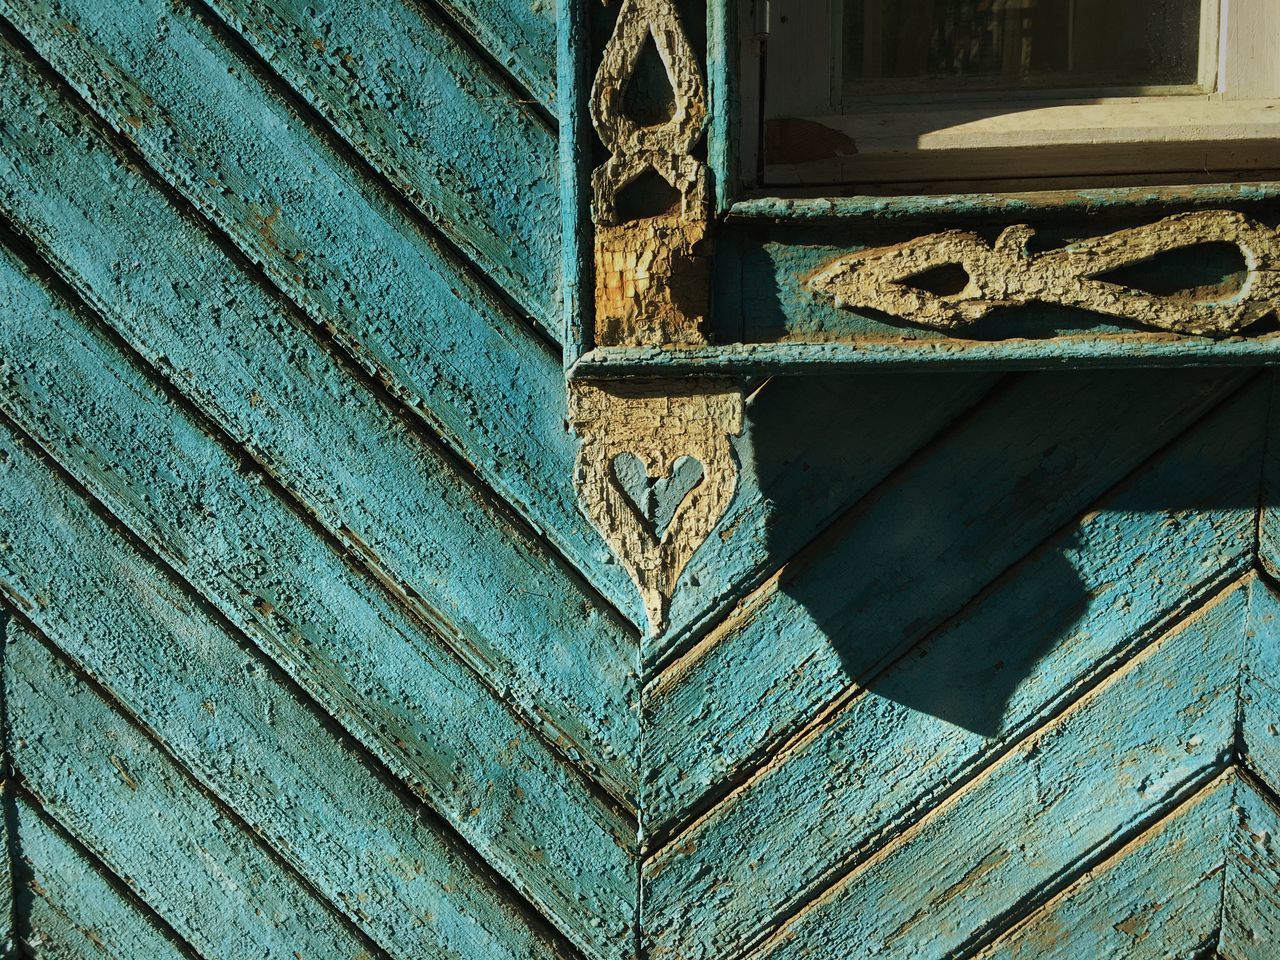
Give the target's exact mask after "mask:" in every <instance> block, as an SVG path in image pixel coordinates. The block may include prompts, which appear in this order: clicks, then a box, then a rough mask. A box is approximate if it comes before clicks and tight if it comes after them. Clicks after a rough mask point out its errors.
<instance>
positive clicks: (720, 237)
mask: <svg viewBox="0 0 1280 960" xmlns="http://www.w3.org/2000/svg"><path fill="white" fill-rule="evenodd" d="M624 2H626V3H632V2H641V3H649V2H655V3H666V2H668V0H624ZM617 4H618V0H612V2H611V3H610V4H609V6H611V7H613V8H615V9H616V7H617ZM757 9H758V8H756V7H755V6H754V5H753V3H752V2H751V0H708V2H707V5H706V35H707V42H706V47H705V51H704V50H701V49H700V50H699V51H698V54H699V56H700V57H705V58H704V59H703V60H702V76H703V77H704V78H705V85H706V106H707V113H708V122H707V126H706V134H705V138H704V140H703V141H702V143H701V145H700V147H699V149H700V150H701V151H703V152H704V153H705V163H706V165H707V168H708V173H709V175H708V183H709V190H710V194H711V220H710V225H709V232H710V234H711V238H712V245H713V248H714V254H713V255H711V257H710V260H711V277H712V279H711V288H712V290H711V310H710V313H711V324H710V331H709V337H708V340H709V342H707V343H693V344H690V343H677V342H671V343H643V344H623V345H618V344H602V343H599V342H597V340H596V338H595V335H594V332H593V331H594V325H595V324H594V312H595V304H594V303H593V302H592V296H591V291H592V289H593V280H592V277H593V264H592V250H591V245H592V241H591V238H592V236H593V235H594V232H595V226H596V225H595V224H594V223H593V222H592V218H591V214H590V207H591V204H590V196H591V176H592V171H593V170H594V169H595V168H596V167H597V166H598V164H599V161H600V158H601V156H602V153H601V147H600V144H599V141H598V140H597V138H596V134H595V133H594V131H593V129H592V125H591V121H590V118H589V111H588V106H587V104H588V101H589V98H590V91H591V85H592V80H593V78H594V76H595V72H596V69H597V65H598V62H599V54H600V50H599V47H600V44H601V42H602V39H601V37H599V36H595V37H593V36H592V33H591V28H590V16H591V14H590V13H589V12H588V9H587V4H586V3H585V0H576V2H572V0H567V2H565V3H564V4H562V5H561V12H560V75H559V84H560V89H559V97H560V114H561V116H560V119H561V141H562V151H561V154H562V174H563V177H562V187H563V190H562V195H563V200H564V218H565V219H564V223H565V231H564V241H565V242H564V251H565V258H566V259H565V294H566V296H565V304H566V325H567V330H568V342H569V344H570V349H569V350H568V351H567V355H566V364H567V370H568V373H569V376H570V377H571V378H583V379H593V380H609V379H643V378H649V377H665V376H674V377H689V376H705V375H712V376H735V377H755V376H769V375H775V374H802V373H808V372H829V371H835V370H860V369H886V368H899V369H900V368H908V367H916V366H927V367H930V368H970V369H973V368H983V369H989V368H999V369H1008V368H1032V367H1054V366H1061V365H1064V364H1069V365H1073V366H1081V365H1108V366H1126V365H1127V366H1150V365H1179V364H1207V363H1208V364H1257V363H1272V362H1277V358H1280V331H1276V330H1271V329H1267V330H1266V331H1264V332H1259V333H1257V334H1256V335H1254V334H1245V335H1241V336H1227V337H1221V336H1219V337H1212V338H1211V337H1205V336H1200V335H1195V334H1192V335H1184V334H1180V333H1176V332H1174V333H1171V332H1169V331H1167V330H1153V329H1148V328H1143V327H1141V326H1138V327H1135V326H1133V325H1132V324H1130V323H1129V322H1128V321H1122V322H1119V323H1117V322H1116V321H1115V318H1108V317H1105V316H1098V315H1095V314H1092V313H1090V312H1089V311H1088V310H1087V309H1084V310H1082V309H1080V306H1079V305H1078V304H1077V305H1072V306H1071V307H1070V309H1071V311H1072V316H1071V317H1070V318H1066V319H1064V318H1063V316H1062V313H1063V305H1062V304H1059V305H1057V306H1050V307H1048V308H1047V309H1046V308H1044V307H1043V306H1041V305H1037V304H1031V305H1023V306H1019V307H1017V308H1016V309H1015V310H1014V311H1013V312H1014V313H1016V314H1018V315H1019V316H1025V317H1028V318H1030V320H1029V327H1030V331H1029V332H1028V331H1026V330H1022V329H1021V328H1017V325H1016V324H1015V325H1013V327H1012V328H1011V332H1007V333H996V334H991V333H989V332H988V333H984V334H983V335H982V336H975V337H970V336H966V335H965V334H964V331H942V330H939V329H921V328H919V327H918V326H913V325H912V324H911V321H910V318H907V319H906V322H905V323H901V322H897V321H900V320H901V319H902V318H890V319H892V320H893V321H894V322H887V321H886V319H885V318H884V317H883V316H882V315H881V314H879V313H877V312H876V311H870V312H866V311H860V310H850V309H848V308H841V307H839V306H838V305H835V304H833V303H832V302H831V297H826V298H824V297H822V296H819V295H817V294H815V293H814V291H813V289H812V286H811V282H812V279H813V276H814V275H815V274H816V273H818V272H819V271H820V270H821V269H822V268H823V266H824V264H826V263H829V262H830V261H831V260H832V259H833V258H834V257H836V256H837V255H839V254H841V253H848V254H853V253H856V252H857V251H859V250H862V249H864V248H869V247H875V248H880V247H887V246H892V245H893V244H894V243H904V242H920V241H923V240H925V239H927V238H928V237H929V236H933V235H937V234H942V233H946V232H948V231H953V230H976V231H978V232H979V233H982V234H983V235H984V236H985V237H987V238H988V240H989V241H990V240H994V237H995V236H996V235H997V234H999V233H1000V232H1001V231H1003V230H1005V229H1006V228H1009V227H1016V226H1030V227H1033V228H1035V229H1036V230H1038V231H1040V232H1041V234H1042V236H1044V237H1046V242H1047V238H1049V237H1052V238H1053V239H1054V242H1060V243H1061V244H1063V245H1064V246H1065V245H1069V244H1071V243H1073V242H1075V241H1079V240H1081V239H1082V238H1088V237H1091V236H1092V237H1098V235H1100V234H1101V235H1104V236H1105V235H1109V234H1111V233H1114V232H1116V231H1126V230H1127V231H1132V230H1134V229H1136V228H1138V227H1141V226H1143V225H1144V224H1153V223H1156V222H1157V221H1163V220H1164V219H1166V218H1168V217H1170V216H1178V215H1186V214H1191V213H1194V212H1197V211H1199V212H1206V211H1217V210H1222V211H1230V212H1232V213H1233V214H1237V215H1242V216H1245V217H1247V218H1249V219H1250V221H1251V222H1252V221H1255V220H1256V221H1261V222H1264V223H1268V224H1271V225H1274V224H1275V223H1276V222H1277V221H1280V179H1276V180H1273V179H1270V178H1265V179H1258V180H1256V181H1253V182H1227V183H1221V182H1217V183H1181V184H1161V185H1155V186H1153V185H1150V184H1147V183H1141V182H1139V183H1123V182H1121V183H1118V184H1117V183H1114V182H1110V181H1109V183H1108V185H1106V186H1091V187H1087V188H1072V189H1037V190H1032V191H1022V190H1004V191H996V192H991V191H981V190H978V189H975V190H973V191H972V192H960V193H952V194H945V195H942V194H931V193H922V194H906V195H892V196H873V195H869V194H866V193H857V192H853V191H850V190H847V189H844V190H836V189H819V190H814V189H808V190H803V191H801V190H796V189H787V190H783V189H771V188H764V189H762V188H761V187H760V185H759V183H758V179H757V173H758V168H759V165H758V156H757V154H756V153H755V152H754V148H753V143H752V142H751V140H750V138H747V137H744V136H743V129H744V126H743V118H744V117H749V116H755V115H758V111H759V100H760V90H759V86H758V83H757V82H756V79H755V77H754V76H753V73H752V63H753V60H754V58H756V57H757V55H758V51H759V39H758V36H757V32H756V28H755V24H754V23H753V16H754V15H755V13H756V10H757ZM1228 29H1230V26H1228ZM1022 186H1025V185H1022ZM1126 235H1130V234H1126ZM1132 235H1134V236H1137V234H1132ZM1268 262H1269V261H1268ZM1269 276H1270V273H1268V277H1269ZM899 333H902V335H901V336H899V335H898V334H899Z"/></svg>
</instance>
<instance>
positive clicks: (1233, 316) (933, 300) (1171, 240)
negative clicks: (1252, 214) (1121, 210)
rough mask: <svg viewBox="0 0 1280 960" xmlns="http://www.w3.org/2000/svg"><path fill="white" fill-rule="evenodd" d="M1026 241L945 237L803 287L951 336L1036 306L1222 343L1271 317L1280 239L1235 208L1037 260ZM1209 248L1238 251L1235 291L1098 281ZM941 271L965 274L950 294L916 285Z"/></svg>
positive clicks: (868, 253)
mask: <svg viewBox="0 0 1280 960" xmlns="http://www.w3.org/2000/svg"><path fill="white" fill-rule="evenodd" d="M1033 235H1034V230H1032V228H1031V227H1028V226H1022V225H1019V226H1012V227H1009V228H1007V229H1006V230H1005V231H1004V232H1003V233H1001V234H1000V236H999V238H998V239H997V240H996V242H995V243H994V244H990V245H989V244H988V243H987V242H986V241H985V240H983V239H982V238H981V237H979V236H977V235H976V234H973V233H967V232H964V231H961V230H947V231H944V232H942V233H934V234H930V235H928V236H925V237H919V238H917V239H914V240H910V241H908V242H907V243H903V244H899V245H897V246H892V247H878V248H875V249H871V250H862V251H859V252H857V253H853V254H849V255H847V256H842V257H839V258H837V259H836V260H834V261H832V262H831V263H829V264H828V265H827V266H825V267H824V268H822V269H821V270H819V271H818V272H817V273H815V274H814V275H813V276H812V278H811V279H810V280H809V285H810V286H811V287H813V288H814V289H815V290H818V291H820V292H822V293H825V294H827V295H829V296H831V297H833V298H834V299H835V301H836V304H837V305H838V306H843V307H851V308H860V307H861V308H870V309H873V310H879V311H881V312H883V313H888V314H892V315H893V316H896V317H900V318H902V319H904V320H907V321H909V322H911V323H912V324H915V325H917V326H925V327H933V328H935V329H939V330H945V331H948V332H956V331H959V330H961V329H963V328H964V327H965V326H967V325H968V324H971V323H974V322H975V321H977V320H979V319H981V318H982V317H984V316H986V315H987V314H988V313H990V312H991V311H992V310H994V309H995V308H997V307H1006V306H1016V305H1021V304H1026V303H1030V302H1032V301H1037V302H1040V303H1052V304H1059V305H1062V306H1069V307H1082V308H1084V309H1086V310H1092V311H1094V312H1096V313H1101V314H1105V315H1107V316H1112V317H1119V318H1122V319H1124V320H1128V321H1130V322H1131V323H1134V324H1137V325H1139V326H1142V327H1147V328H1150V329H1154V330H1163V331H1168V332H1171V333H1179V334H1191V335H1198V336H1210V337H1222V336H1229V335H1233V334H1237V333H1240V332H1242V331H1243V330H1245V329H1246V328H1247V327H1249V326H1250V325H1251V324H1253V323H1255V322H1256V321H1258V320H1259V319H1261V318H1262V317H1264V316H1266V315H1268V314H1271V313H1273V312H1274V311H1275V309H1276V305H1277V302H1278V298H1280V237H1278V236H1277V233H1276V231H1275V230H1272V229H1271V228H1270V227H1267V226H1265V225H1264V224H1261V223H1258V222H1257V221H1255V220H1250V219H1249V218H1248V217H1245V216H1244V215H1242V214H1239V213H1235V212H1233V211H1229V210H1207V211H1200V212H1195V213H1184V214H1178V215H1177V216H1172V217H1166V218H1165V219H1163V220H1160V221H1158V222H1156V223H1152V224H1148V225H1146V226H1141V227H1135V228H1132V229H1128V230H1120V231H1117V232H1115V233H1111V234H1107V235H1106V236H1102V237H1096V238H1092V239H1089V240H1084V241H1081V242H1079V243H1073V244H1071V245H1070V246H1067V247H1064V248H1062V249H1060V250H1051V251H1049V252H1047V253H1041V254H1033V253H1031V252H1030V251H1029V249H1028V243H1029V241H1030V240H1031V238H1032V236H1033ZM1206 243H1229V244H1232V245H1234V246H1235V247H1237V248H1238V249H1239V250H1240V253H1241V254H1242V256H1243V258H1244V263H1245V275H1244V279H1243V281H1242V282H1241V283H1240V284H1239V285H1238V286H1237V287H1236V288H1235V289H1232V290H1228V291H1223V290H1219V289H1213V290H1208V291H1204V290H1190V291H1185V292H1181V293H1178V294H1173V295H1166V296H1157V295H1153V294H1150V293H1146V292H1144V291H1142V290H1136V289H1133V288H1132V287H1127V286H1123V285H1120V284H1117V283H1111V282H1107V281H1105V280H1102V279H1099V277H1100V276H1102V275H1104V274H1107V273H1110V272H1111V271H1114V270H1118V269H1120V268H1121V267H1126V266H1130V265H1133V264H1137V263H1141V262H1143V261H1147V260H1151V259H1153V258H1154V257H1157V256H1159V255H1160V254H1163V253H1168V252H1171V251H1173V250H1177V249H1180V248H1185V247H1192V246H1197V245H1200V244H1206ZM947 266H953V267H959V268H960V269H962V270H963V271H964V272H965V274H966V275H967V277H968V282H967V284H965V286H964V288H963V289H961V290H959V291H958V292H956V293H952V294H948V295H942V294H938V293H933V292H930V291H928V290H926V289H923V288H922V287H921V286H919V285H917V284H916V283H914V282H913V281H917V280H918V279H919V278H922V277H923V276H924V275H926V274H927V273H929V272H930V271H933V270H936V269H938V268H940V267H947Z"/></svg>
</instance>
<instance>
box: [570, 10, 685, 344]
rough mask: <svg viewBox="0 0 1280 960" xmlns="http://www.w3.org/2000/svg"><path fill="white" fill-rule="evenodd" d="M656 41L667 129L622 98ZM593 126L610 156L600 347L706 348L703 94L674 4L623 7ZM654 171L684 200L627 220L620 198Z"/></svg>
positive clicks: (602, 231)
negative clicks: (636, 114) (669, 100)
mask: <svg viewBox="0 0 1280 960" xmlns="http://www.w3.org/2000/svg"><path fill="white" fill-rule="evenodd" d="M650 37H652V38H653V41H654V46H655V47H656V48H657V51H658V56H659V57H660V58H661V59H662V64H663V67H664V68H665V70H666V74H667V81H668V83H669V84H670V86H671V90H672V94H673V97H674V108H673V110H672V114H671V117H670V118H669V119H667V120H666V121H665V122H663V123H659V124H652V125H646V124H642V123H639V122H637V121H636V120H635V119H634V118H632V117H630V116H628V115H627V111H626V106H625V102H624V94H625V93H626V90H627V85H628V84H629V83H630V82H631V79H632V76H633V74H634V73H635V69H636V65H637V64H638V62H639V59H640V55H641V53H642V51H643V50H644V45H645V43H646V41H647V40H648V39H649V38H650ZM591 119H592V122H593V123H594V125H595V129H596V133H597V134H598V135H599V137H600V140H601V142H602V143H603V144H604V146H605V148H606V149H607V150H609V152H610V154H611V156H610V157H609V159H608V160H606V161H605V162H604V163H603V164H602V165H601V166H600V167H599V168H598V169H597V170H595V171H594V173H593V175H592V207H591V209H592V217H593V220H594V221H595V227H596V239H595V261H596V324H595V336H596V343H597V344H599V345H602V346H657V345H681V346H688V345H692V344H702V343H706V340H707V338H706V334H705V329H704V328H705V324H706V318H707V298H708V291H709V290H710V273H709V269H708V265H707V256H706V255H707V251H706V250H705V249H704V243H705V240H706V234H707V220H708V205H707V202H708V201H707V169H706V165H705V164H704V163H702V161H700V160H699V159H698V158H697V157H695V156H694V155H693V153H692V151H693V149H694V147H695V146H696V145H697V143H698V141H699V140H700V139H701V138H702V134H703V130H704V128H705V126H706V119H707V104H706V90H705V88H704V85H703V81H702V73H701V70H700V69H699V65H698V59H697V57H696V56H695V55H694V52H693V48H692V47H691V46H690V44H689V40H688V38H687V37H686V36H685V32H684V27H683V26H682V25H681V23H680V17H679V14H678V13H677V12H676V8H675V6H674V5H673V4H672V2H671V0H622V6H621V7H620V8H619V10H618V20H617V25H616V26H615V28H614V31H613V35H612V36H611V37H610V38H609V42H608V44H607V45H606V46H605V48H604V52H603V54H602V57H601V61H600V69H599V71H598V72H597V73H596V78H595V83H594V84H593V86H592V90H591ZM650 171H652V172H653V173H655V174H657V175H658V176H659V177H661V178H662V179H663V180H664V181H665V182H666V184H667V185H668V186H669V187H671V188H672V189H673V190H674V191H675V192H676V194H677V195H678V197H679V201H678V202H677V203H676V204H675V205H674V207H673V209H671V210H668V211H665V212H663V213H661V214H658V215H656V216H647V217H639V218H635V219H630V220H628V219H626V218H625V217H624V216H622V214H621V211H620V209H619V200H620V195H621V194H622V192H623V191H624V190H626V188H627V187H629V186H631V185H632V184H633V183H635V181H636V180H638V179H639V178H640V177H641V176H642V175H644V174H646V173H649V172H650Z"/></svg>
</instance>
